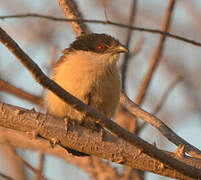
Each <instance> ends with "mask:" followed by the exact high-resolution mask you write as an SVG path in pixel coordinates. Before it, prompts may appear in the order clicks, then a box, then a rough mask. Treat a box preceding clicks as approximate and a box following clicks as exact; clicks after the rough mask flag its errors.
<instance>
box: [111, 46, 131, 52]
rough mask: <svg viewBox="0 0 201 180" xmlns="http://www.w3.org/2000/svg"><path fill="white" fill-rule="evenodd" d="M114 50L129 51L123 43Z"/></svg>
mask: <svg viewBox="0 0 201 180" xmlns="http://www.w3.org/2000/svg"><path fill="white" fill-rule="evenodd" d="M114 51H115V52H117V53H128V49H127V48H126V47H125V46H124V45H122V44H120V45H118V46H117V47H116V48H114Z"/></svg>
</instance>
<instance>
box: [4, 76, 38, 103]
mask: <svg viewBox="0 0 201 180" xmlns="http://www.w3.org/2000/svg"><path fill="white" fill-rule="evenodd" d="M0 91H5V92H7V93H10V94H13V95H15V96H17V97H20V98H22V99H25V100H27V101H30V102H32V103H34V104H38V105H39V104H40V103H41V102H42V101H41V97H39V96H36V95H33V94H30V93H28V92H26V91H24V90H22V89H20V88H17V87H15V86H13V85H12V84H10V83H9V82H6V81H4V80H3V79H0Z"/></svg>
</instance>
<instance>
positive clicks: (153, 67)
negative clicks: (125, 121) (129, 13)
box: [135, 0, 176, 105]
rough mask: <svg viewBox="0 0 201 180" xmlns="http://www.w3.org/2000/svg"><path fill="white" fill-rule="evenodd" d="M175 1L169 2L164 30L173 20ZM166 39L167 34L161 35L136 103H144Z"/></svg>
mask: <svg viewBox="0 0 201 180" xmlns="http://www.w3.org/2000/svg"><path fill="white" fill-rule="evenodd" d="M175 2H176V0H170V1H169V4H168V8H167V12H166V15H165V19H164V22H163V25H162V30H163V31H164V32H168V29H169V24H170V21H171V17H172V16H171V15H172V12H173V9H174V6H175ZM165 40H166V36H165V35H162V36H161V37H160V41H159V43H158V46H157V48H156V50H155V52H154V55H153V57H152V60H151V63H150V66H149V69H148V71H147V73H146V75H145V76H144V79H143V82H142V84H141V87H140V89H139V93H138V96H137V98H136V99H135V102H136V104H139V105H140V104H142V102H143V100H144V98H145V96H146V92H147V89H148V87H149V84H150V82H151V80H152V77H153V74H154V72H155V70H156V68H157V65H158V63H159V61H160V57H161V55H162V53H163V48H164V43H165Z"/></svg>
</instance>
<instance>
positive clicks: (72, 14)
mask: <svg viewBox="0 0 201 180" xmlns="http://www.w3.org/2000/svg"><path fill="white" fill-rule="evenodd" d="M58 1H59V4H60V6H61V8H62V9H63V11H64V14H65V15H66V17H67V18H69V19H74V18H78V19H82V15H81V13H80V12H79V11H78V10H77V9H78V7H77V4H76V3H75V2H73V1H72V0H58ZM71 25H72V28H73V30H74V31H75V33H76V35H77V36H80V35H82V34H88V33H89V29H88V28H87V27H86V25H85V24H84V23H83V22H82V21H71Z"/></svg>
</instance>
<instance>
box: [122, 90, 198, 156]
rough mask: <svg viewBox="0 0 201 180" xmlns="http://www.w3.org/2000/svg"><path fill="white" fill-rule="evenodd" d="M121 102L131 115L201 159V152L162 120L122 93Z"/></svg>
mask: <svg viewBox="0 0 201 180" xmlns="http://www.w3.org/2000/svg"><path fill="white" fill-rule="evenodd" d="M120 101H121V103H122V104H124V105H125V107H126V108H127V109H128V110H129V111H130V112H131V113H133V114H134V115H135V116H137V117H139V118H141V119H143V120H144V121H146V122H147V123H149V124H151V125H152V126H153V127H155V128H157V129H158V130H159V131H160V132H161V133H162V134H163V135H164V136H165V137H166V138H167V139H168V140H170V141H171V142H173V143H174V144H175V145H177V146H179V145H184V147H185V152H187V153H189V154H190V155H192V156H193V157H197V158H201V151H200V150H199V149H197V148H196V147H194V146H193V145H191V144H189V143H188V142H186V141H185V140H184V139H182V138H181V137H179V136H178V135H177V134H176V133H175V132H174V131H173V130H171V129H170V128H169V127H168V126H167V125H166V124H165V123H163V122H162V121H161V120H160V119H158V118H157V117H155V116H153V115H151V114H150V113H148V112H146V111H144V110H143V109H141V108H140V107H139V106H138V105H137V104H135V103H133V102H132V101H131V100H130V99H129V98H128V97H127V96H126V95H125V94H123V93H121V100H120Z"/></svg>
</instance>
